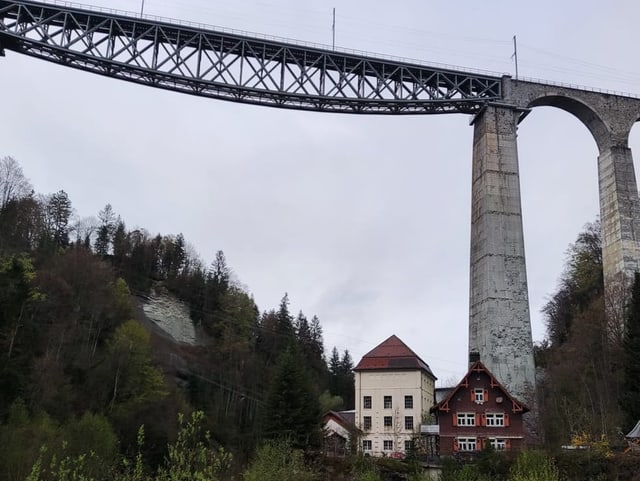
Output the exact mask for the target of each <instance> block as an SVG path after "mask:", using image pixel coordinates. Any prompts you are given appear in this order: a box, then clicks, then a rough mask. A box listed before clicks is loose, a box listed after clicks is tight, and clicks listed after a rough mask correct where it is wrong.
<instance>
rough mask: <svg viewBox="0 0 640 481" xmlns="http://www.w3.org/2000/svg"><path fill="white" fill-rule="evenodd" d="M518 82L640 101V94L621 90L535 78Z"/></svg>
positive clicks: (523, 78) (522, 79) (520, 78)
mask: <svg viewBox="0 0 640 481" xmlns="http://www.w3.org/2000/svg"><path fill="white" fill-rule="evenodd" d="M514 80H516V79H514ZM517 80H518V81H523V82H532V83H537V84H544V85H553V86H554V87H564V88H569V89H575V90H586V91H588V92H595V93H599V94H609V95H617V96H619V97H630V98H635V99H640V94H632V93H629V92H622V91H619V90H609V89H602V88H597V87H589V86H586V85H579V84H572V83H566V82H556V81H554V80H547V79H539V78H533V77H521V76H518V79H517Z"/></svg>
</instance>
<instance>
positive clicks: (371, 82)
mask: <svg viewBox="0 0 640 481" xmlns="http://www.w3.org/2000/svg"><path fill="white" fill-rule="evenodd" d="M87 8H88V7H87ZM87 8H85V7H78V6H76V5H71V4H49V3H40V2H33V1H26V0H20V1H11V0H0V53H2V51H3V49H6V50H11V51H16V52H20V53H23V54H26V55H30V56H33V57H38V58H41V59H45V60H49V61H52V62H56V63H59V64H62V65H66V66H70V67H74V68H78V69H82V70H87V71H90V72H94V73H98V74H102V75H106V76H110V77H115V78H120V79H124V80H128V81H131V82H136V83H140V84H145V85H149V86H154V87H159V88H164V89H169V90H174V91H179V92H185V93H190V94H194V95H199V96H202V97H210V98H217V99H224V100H231V101H236V102H244V103H252V104H260V105H268V106H274V107H282V108H293V109H300V110H315V111H327V112H344V113H376V114H437V113H473V112H477V111H478V110H479V109H480V108H481V107H482V105H484V104H485V103H487V102H490V101H496V100H499V99H501V97H502V82H501V79H500V77H498V76H491V75H481V74H472V73H465V72H460V71H455V70H448V69H442V68H434V67H428V66H424V65H419V64H414V63H408V62H400V61H392V60H383V59H379V58H375V57H372V56H363V55H356V54H348V53H344V52H339V51H334V50H330V49H322V48H314V47H307V46H301V45H296V44H294V43H286V42H280V41H274V40H265V39H259V38H252V37H249V36H245V35H240V34H234V33H225V32H220V31H215V30H212V29H207V28H199V27H193V26H183V25H178V24H174V23H170V22H164V21H156V20H151V19H148V18H140V17H139V16H136V15H135V14H130V15H129V14H127V15H125V14H117V13H111V12H96V11H92V10H88V9H87Z"/></svg>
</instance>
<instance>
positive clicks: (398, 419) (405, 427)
mask: <svg viewBox="0 0 640 481" xmlns="http://www.w3.org/2000/svg"><path fill="white" fill-rule="evenodd" d="M354 371H355V389H356V396H355V398H356V399H355V401H356V406H355V408H356V409H355V422H356V426H357V427H358V428H360V430H361V431H362V441H361V449H362V451H363V452H364V453H365V454H369V455H372V456H400V457H401V456H403V455H404V454H405V453H406V452H407V451H408V450H409V449H410V448H411V443H412V442H413V440H414V439H415V438H416V437H418V436H419V435H420V424H421V423H422V419H423V417H424V416H427V415H428V414H429V408H430V407H431V406H433V405H434V404H435V394H434V393H435V381H436V377H435V376H434V375H433V372H431V369H430V368H429V365H428V364H427V363H426V362H424V361H423V360H422V359H421V358H420V356H418V355H417V354H416V353H415V352H413V351H412V350H411V349H410V348H409V347H408V346H407V345H406V344H405V343H404V342H402V341H401V340H400V339H399V338H398V337H397V336H395V335H393V336H391V337H390V338H389V339H387V340H386V341H384V342H382V343H381V344H379V345H378V346H377V347H375V348H374V349H373V350H371V351H370V352H368V353H367V354H365V355H364V356H363V357H362V359H361V360H360V362H359V363H358V365H357V366H356V367H355V369H354Z"/></svg>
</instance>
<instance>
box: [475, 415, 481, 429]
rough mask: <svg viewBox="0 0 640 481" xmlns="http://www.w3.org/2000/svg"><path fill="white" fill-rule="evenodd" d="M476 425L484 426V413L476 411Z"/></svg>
mask: <svg viewBox="0 0 640 481" xmlns="http://www.w3.org/2000/svg"><path fill="white" fill-rule="evenodd" d="M476 426H482V414H480V413H476Z"/></svg>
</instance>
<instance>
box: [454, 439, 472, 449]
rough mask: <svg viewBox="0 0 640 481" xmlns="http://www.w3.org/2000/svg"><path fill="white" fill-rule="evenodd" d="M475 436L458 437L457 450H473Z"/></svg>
mask: <svg viewBox="0 0 640 481" xmlns="http://www.w3.org/2000/svg"><path fill="white" fill-rule="evenodd" d="M475 450H476V438H458V451H475Z"/></svg>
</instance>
